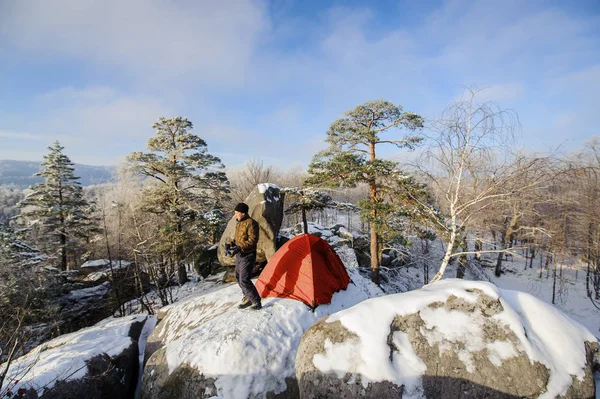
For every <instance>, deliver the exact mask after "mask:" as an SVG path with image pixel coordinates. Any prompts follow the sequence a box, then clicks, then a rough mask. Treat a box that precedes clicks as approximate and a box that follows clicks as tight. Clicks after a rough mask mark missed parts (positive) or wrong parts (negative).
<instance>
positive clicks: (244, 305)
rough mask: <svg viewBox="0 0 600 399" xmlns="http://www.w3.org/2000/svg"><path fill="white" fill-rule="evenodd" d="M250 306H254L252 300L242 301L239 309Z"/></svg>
mask: <svg viewBox="0 0 600 399" xmlns="http://www.w3.org/2000/svg"><path fill="white" fill-rule="evenodd" d="M249 306H252V302H250V301H246V302H242V303H240V304H239V305H238V309H246V308H247V307H249Z"/></svg>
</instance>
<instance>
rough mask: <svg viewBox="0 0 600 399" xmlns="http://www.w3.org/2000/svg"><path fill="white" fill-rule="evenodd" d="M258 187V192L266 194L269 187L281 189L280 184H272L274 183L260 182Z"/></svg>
mask: <svg viewBox="0 0 600 399" xmlns="http://www.w3.org/2000/svg"><path fill="white" fill-rule="evenodd" d="M257 187H258V192H259V193H261V194H264V193H265V192H267V190H268V189H269V188H276V189H279V186H277V185H276V184H272V183H260V184H258V185H257Z"/></svg>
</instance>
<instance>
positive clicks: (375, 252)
mask: <svg viewBox="0 0 600 399" xmlns="http://www.w3.org/2000/svg"><path fill="white" fill-rule="evenodd" d="M370 150H371V163H373V162H375V143H371V147H370ZM369 200H370V201H371V205H372V206H373V209H372V210H371V223H370V224H371V280H372V281H373V282H374V283H375V284H377V285H379V283H380V281H379V237H378V235H377V224H376V219H377V209H375V204H376V203H377V187H376V186H375V178H373V180H372V181H371V182H370V183H369Z"/></svg>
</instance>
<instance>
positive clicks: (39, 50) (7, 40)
mask: <svg viewBox="0 0 600 399" xmlns="http://www.w3.org/2000/svg"><path fill="white" fill-rule="evenodd" d="M268 26H269V25H268V20H267V19H266V15H265V10H264V6H263V4H262V3H261V2H259V1H258V0H236V1H209V0H202V1H193V0H186V1H177V2H171V1H161V0H127V1H121V0H104V1H94V0H53V1H44V0H20V1H14V2H3V4H2V12H1V13H0V58H2V57H5V56H6V57H8V56H9V55H11V54H13V53H14V52H25V53H28V54H33V55H40V54H42V55H45V56H46V57H49V58H52V59H59V58H62V57H67V59H68V58H71V59H74V60H83V61H87V62H92V63H93V64H94V65H95V66H109V67H116V68H120V69H124V70H125V71H127V72H130V73H131V74H132V75H133V76H135V77H136V78H145V79H146V80H152V79H161V78H176V77H181V76H182V75H183V76H185V77H186V78H193V79H194V80H195V81H200V82H205V83H217V84H224V83H237V82H240V81H242V80H243V79H244V75H245V69H246V67H247V64H248V62H249V59H250V58H251V56H252V55H253V53H254V52H255V50H256V46H257V45H258V42H259V40H260V37H261V34H262V33H264V31H265V30H266V29H268Z"/></svg>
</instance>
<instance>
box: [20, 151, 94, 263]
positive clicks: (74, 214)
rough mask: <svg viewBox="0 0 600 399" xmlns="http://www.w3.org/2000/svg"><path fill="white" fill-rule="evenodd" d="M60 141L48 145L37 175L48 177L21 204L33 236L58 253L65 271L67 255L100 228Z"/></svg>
mask: <svg viewBox="0 0 600 399" xmlns="http://www.w3.org/2000/svg"><path fill="white" fill-rule="evenodd" d="M63 149H64V147H62V146H61V145H60V144H59V142H58V141H55V142H54V144H52V146H50V147H48V150H49V153H48V154H47V155H45V156H44V161H43V162H42V168H41V171H40V172H39V173H37V174H36V175H37V176H41V177H43V178H44V179H45V181H44V183H38V184H36V185H35V186H33V187H32V188H31V192H30V193H29V194H27V196H26V197H25V199H23V201H21V202H20V203H19V208H21V215H20V216H21V217H22V218H23V219H25V221H26V222H27V224H28V225H29V226H30V227H31V231H32V234H33V235H32V238H33V240H34V242H35V243H36V244H38V245H39V246H40V247H41V248H42V249H43V250H44V252H45V253H47V254H51V255H57V256H58V258H59V265H60V267H61V268H62V269H63V270H67V269H68V266H69V262H68V261H69V259H68V255H69V254H70V253H72V252H74V250H75V249H76V246H77V245H78V244H79V243H81V242H82V241H84V240H88V239H89V238H90V237H91V235H92V234H94V233H97V232H98V231H99V229H98V227H97V223H96V220H95V219H93V218H91V217H90V215H91V214H92V206H91V205H90V204H89V203H88V202H87V201H86V200H85V199H84V197H83V190H82V188H81V185H80V184H79V182H78V181H77V180H78V179H79V177H77V176H75V175H74V174H73V170H74V168H73V163H72V162H71V160H70V159H69V157H68V156H66V155H65V154H63V152H62V151H63Z"/></svg>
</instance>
